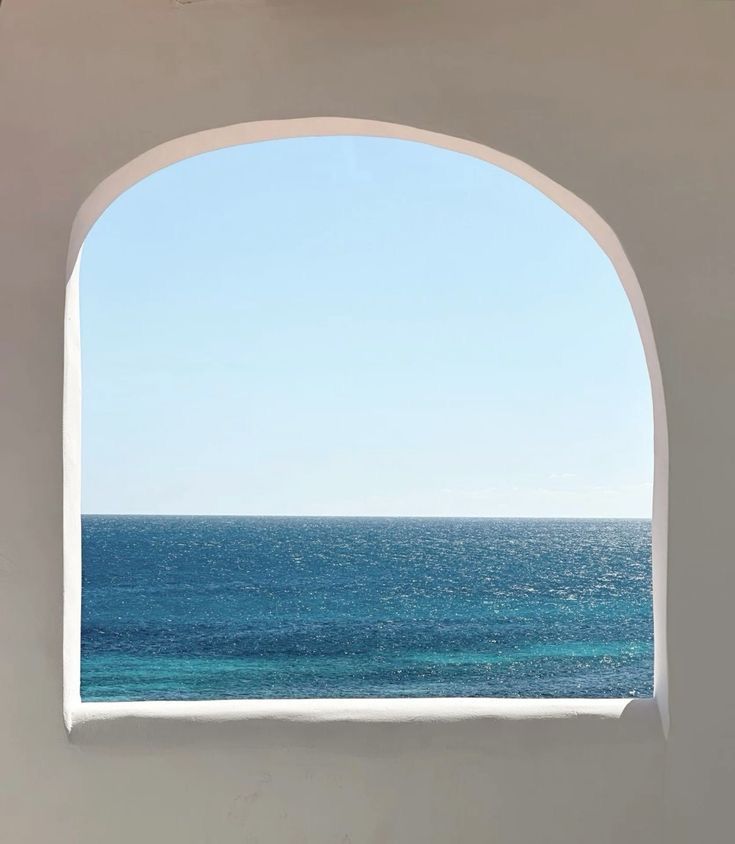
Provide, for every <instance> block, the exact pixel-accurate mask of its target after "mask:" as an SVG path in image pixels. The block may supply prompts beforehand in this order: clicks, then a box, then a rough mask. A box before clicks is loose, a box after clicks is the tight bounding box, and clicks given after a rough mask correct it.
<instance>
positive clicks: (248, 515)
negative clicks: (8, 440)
mask: <svg viewBox="0 0 735 844" xmlns="http://www.w3.org/2000/svg"><path fill="white" fill-rule="evenodd" d="M80 515H82V516H135V517H145V516H148V517H153V518H164V519H168V518H192V519H197V518H201V519H519V520H520V519H526V520H528V519H534V520H536V521H543V520H549V521H551V520H561V519H565V520H568V521H575V520H576V521H641V522H644V521H645V522H650V521H651V520H652V516H564V515H555V516H531V515H527V516H519V515H515V516H478V515H436V514H434V515H421V514H418V515H417V514H412V515H396V514H391V515H386V514H361V515H350V514H320V513H81V514H80Z"/></svg>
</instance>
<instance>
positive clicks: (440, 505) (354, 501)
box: [81, 137, 653, 517]
mask: <svg viewBox="0 0 735 844" xmlns="http://www.w3.org/2000/svg"><path fill="white" fill-rule="evenodd" d="M81 325H82V378H83V427H82V443H83V446H82V448H83V489H82V510H83V512H87V513H187V514H190V513H227V514H299V515H432V516H434V515H437V516H440V515H469V516H610V517H620V516H640V517H649V516H650V507H651V480H652V474H653V431H652V410H651V394H650V386H649V381H648V374H647V370H646V366H645V362H644V357H643V350H642V347H641V342H640V338H639V336H638V332H637V329H636V326H635V322H634V319H633V315H632V312H631V309H630V306H629V304H628V301H627V299H626V297H625V294H624V292H623V289H622V286H621V284H620V282H619V281H618V279H617V276H616V274H615V272H614V270H613V268H612V266H611V264H610V262H609V261H608V259H607V258H606V256H605V255H604V254H603V253H602V252H601V251H600V249H599V247H598V246H597V245H596V244H595V243H594V241H593V240H592V238H591V237H590V236H589V235H588V234H587V232H586V231H585V230H584V229H582V228H581V227H580V226H579V225H578V224H577V223H576V222H575V221H574V220H572V219H571V218H570V217H569V216H568V215H567V214H566V213H565V212H563V211H562V210H561V209H559V208H558V207H557V206H556V205H554V204H553V203H552V202H551V201H550V200H548V199H546V198H545V197H544V196H543V195H541V194H540V193H539V192H538V191H536V190H535V189H533V188H531V187H530V186H529V185H527V184H526V183H524V182H523V181H521V180H520V179H518V178H516V177H515V176H512V175H510V174H508V173H506V172H505V171H503V170H500V169H499V168H496V167H493V166H491V165H489V164H487V163H485V162H482V161H478V160H476V159H473V158H470V157H467V156H462V155H459V154H457V153H453V152H449V151H446V150H440V149H435V148H433V147H429V146H426V145H423V144H416V143H409V142H406V141H398V140H392V139H375V138H353V137H339V138H303V139H294V140H280V141H269V142H265V143H257V144H251V145H246V146H241V147H235V148H231V149H226V150H220V151H217V152H213V153H208V154H206V155H201V156H197V157H195V158H192V159H189V160H187V161H184V162H181V163H179V164H176V165H174V166H171V167H169V168H166V169H165V170H162V171H160V172H158V173H156V174H154V175H153V176H151V177H149V178H148V179H146V180H145V181H143V182H141V183H140V184H138V185H136V186H134V187H133V188H131V189H130V190H129V191H127V192H126V193H125V194H123V195H122V196H121V197H119V198H118V199H117V200H116V202H115V203H113V205H112V206H111V207H110V208H109V209H108V210H107V211H106V212H105V213H104V214H103V215H102V217H101V218H100V219H99V221H98V222H97V223H96V225H95V226H94V228H93V229H92V231H91V232H90V235H89V236H88V238H87V241H86V243H85V247H84V252H83V256H82V265H81Z"/></svg>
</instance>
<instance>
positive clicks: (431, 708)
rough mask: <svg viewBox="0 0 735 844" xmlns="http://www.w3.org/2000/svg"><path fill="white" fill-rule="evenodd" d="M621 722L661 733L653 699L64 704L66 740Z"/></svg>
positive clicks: (634, 729)
mask: <svg viewBox="0 0 735 844" xmlns="http://www.w3.org/2000/svg"><path fill="white" fill-rule="evenodd" d="M549 720H553V721H570V720H572V721H574V720H585V721H589V720H593V721H614V722H623V721H625V722H628V723H629V724H630V727H631V731H632V732H635V733H636V734H639V733H640V732H641V729H644V730H645V733H646V734H647V735H649V736H650V737H660V736H661V734H662V724H661V720H660V717H659V709H658V704H657V703H656V701H655V700H654V699H653V698H608V699H593V698H589V699H588V698H545V699H540V698H534V699H531V698H398V699H386V698H359V699H347V698H345V699H313V700H295V699H282V700H272V699H271V700H206V701H137V702H124V703H122V702H121V703H91V702H87V703H79V704H76V705H75V706H73V707H72V708H71V709H70V710H69V720H68V727H69V732H70V735H71V738H72V740H77V739H78V738H81V739H84V737H85V735H88V734H93V735H94V737H95V738H96V739H100V738H101V739H103V740H104V739H105V737H106V736H112V735H114V734H115V733H117V732H118V731H119V730H120V728H122V729H123V731H125V730H126V729H127V728H128V726H129V725H134V724H135V722H140V723H143V724H146V725H151V724H155V723H156V722H159V723H171V722H174V723H179V724H181V723H187V724H188V726H189V728H191V729H193V730H196V726H197V725H207V726H213V725H214V726H216V725H218V724H222V725H224V724H231V723H233V722H235V723H238V722H240V723H242V724H243V725H246V724H252V723H278V722H282V723H287V724H288V723H290V724H343V723H350V722H359V723H381V724H386V723H388V724H409V723H467V722H477V721H480V722H484V723H485V724H487V726H488V728H492V725H493V724H500V723H503V722H513V721H516V722H518V721H520V722H539V721H549Z"/></svg>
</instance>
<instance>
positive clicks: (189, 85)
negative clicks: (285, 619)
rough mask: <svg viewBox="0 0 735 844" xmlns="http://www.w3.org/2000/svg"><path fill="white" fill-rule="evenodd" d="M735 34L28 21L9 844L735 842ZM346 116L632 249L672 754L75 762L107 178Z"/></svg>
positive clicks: (617, 18)
mask: <svg viewBox="0 0 735 844" xmlns="http://www.w3.org/2000/svg"><path fill="white" fill-rule="evenodd" d="M733 36H735V6H733V5H732V4H729V3H724V2H709V3H690V2H682V3H675V4H666V5H665V6H664V5H661V4H656V3H642V4H641V3H638V2H632V1H631V0H623V2H618V3H614V4H610V3H602V2H601V3H597V2H591V3H580V2H575V1H573V0H563V2H560V3H554V4H549V3H546V2H543V0H520V2H519V0H507V2H500V0H491V2H478V0H433V1H432V2H419V0H399V1H397V0H374V1H373V2H370V3H363V2H353V0H347V2H337V0H239V2H238V0H202V1H201V2H198V3H195V4H185V5H182V4H179V3H173V2H170V0H102V2H101V1H100V0H69V2H67V3H64V4H60V3H55V2H52V0H5V2H4V3H3V4H2V8H0V146H1V147H2V153H3V155H2V157H0V191H2V193H1V194H0V255H2V264H1V265H0V297H1V299H0V301H1V303H2V307H0V355H1V357H0V360H1V361H2V364H1V365H0V397H1V399H0V401H1V404H0V458H1V460H2V464H1V468H0V642H2V646H1V647H0V671H1V672H2V674H1V675H0V679H1V681H2V692H0V831H2V833H3V836H4V838H5V839H6V840H8V841H13V842H16V841H17V842H45V841H48V840H54V841H63V842H74V844H76V843H77V842H79V844H86V842H90V844H91V842H98V841H101V840H104V841H109V842H117V841H120V842H122V841H127V840H130V839H131V838H132V839H134V840H135V839H137V840H141V841H148V840H150V841H156V840H162V841H168V840H171V841H180V842H192V844H193V842H197V844H200V843H201V842H206V841H212V842H228V841H233V842H234V841H238V842H242V841H249V842H271V841H278V842H282V841H283V842H288V841H293V842H302V841H303V842H312V841H313V842H330V841H334V842H341V843H343V842H363V841H364V842H383V841H384V842H393V841H401V842H404V841H406V842H408V841H416V842H446V841H472V842H474V841H497V842H532V841H533V842H535V841H545V842H557V841H558V842H562V841H564V842H580V844H581V842H589V841H593V840H594V841H598V842H607V841H610V842H612V841H613V840H615V841H621V840H622V841H631V842H638V841H640V842H643V841H645V842H656V841H663V840H666V841H667V842H669V841H670V842H682V844H683V842H689V841H693V840H705V841H708V842H720V841H721V842H726V841H729V840H731V830H730V805H729V804H730V802H731V794H732V793H733V791H734V790H735V743H734V742H733V739H734V738H735V736H733V732H734V731H735V728H733V727H732V726H731V723H730V720H731V719H730V712H729V700H730V699H731V698H732V695H733V693H734V692H735V679H733V676H732V674H731V672H730V671H729V669H728V666H729V661H730V642H731V641H732V639H733V633H734V632H735V621H734V620H733V614H732V613H731V612H730V609H729V599H730V596H731V595H732V594H733V588H734V587H735V571H734V570H733V566H732V552H731V542H730V536H729V529H728V528H729V525H728V516H729V512H730V509H731V507H732V502H733V501H735V494H734V493H735V482H734V481H733V469H734V468H735V466H734V465H733V464H734V463H735V460H734V459H733V448H732V443H731V431H732V430H733V429H734V428H735V368H734V367H733V366H732V361H733V359H734V358H735V330H734V329H735V325H734V324H733V323H734V322H735V292H734V291H735V286H734V285H733V283H732V278H731V276H732V268H733V267H734V266H735V240H734V239H733V238H732V235H731V232H732V220H733V218H734V217H735V215H734V214H733V211H735V208H734V206H735V169H734V168H733V167H732V166H731V161H730V156H731V152H730V150H731V148H733V146H735V110H734V109H732V107H731V106H730V105H729V104H730V102H731V99H732V87H733V80H735V59H733V53H734V52H735V51H733V50H732V43H733V42H734V41H735V39H734V38H733ZM323 115H335V116H343V117H361V118H366V119H373V120H381V121H386V122H390V123H397V124H403V125H408V126H415V127H418V128H421V129H428V130H431V131H435V132H441V133H444V134H447V135H450V136H453V137H458V138H465V139H468V140H473V141H477V142H479V143H482V144H486V145H488V146H490V147H492V148H495V149H498V150H501V151H502V152H507V153H509V154H511V155H513V156H516V157H517V158H519V159H521V160H523V161H526V162H528V163H529V164H531V165H532V166H533V167H535V168H537V169H538V170H540V171H541V172H542V173H545V174H547V175H548V176H549V177H551V178H552V179H554V180H555V181H556V182H558V183H559V184H561V185H563V186H565V187H566V188H568V189H570V190H571V191H572V192H573V193H575V194H576V195H577V196H580V197H582V198H583V199H584V200H585V201H586V202H588V203H589V204H590V205H591V206H592V207H593V208H594V209H595V210H596V211H597V212H599V214H600V215H601V216H602V217H603V218H604V219H605V220H607V222H608V223H609V224H610V225H611V226H612V228H613V229H614V231H615V232H616V233H617V235H618V236H619V238H620V240H621V242H622V244H623V247H624V248H625V250H626V253H627V255H628V257H629V258H630V261H631V263H632V265H633V267H634V269H635V271H636V274H637V277H638V280H639V282H640V285H641V288H642V291H643V294H644V296H645V299H646V303H647V306H648V311H649V314H650V317H651V322H652V326H653V332H654V336H655V339H656V344H657V348H658V353H659V359H660V363H661V371H662V378H663V387H664V390H665V394H666V407H667V415H668V425H669V455H670V485H669V533H668V549H669V551H668V630H667V633H668V644H669V677H668V679H669V703H670V715H671V723H670V731H669V734H668V738H667V739H666V740H664V738H663V736H662V733H661V729H660V725H659V724H658V723H657V721H656V719H655V718H652V717H651V713H650V712H649V711H648V710H645V707H644V710H640V708H638V709H637V708H636V707H635V706H633V707H632V708H630V710H626V711H625V712H624V713H623V715H622V716H621V717H620V718H599V717H591V716H583V715H580V716H579V717H569V718H547V719H535V720H527V719H526V720H524V719H512V718H511V719H496V720H494V721H492V722H488V721H486V720H484V719H482V718H478V719H474V720H466V721H442V722H440V723H431V722H423V723H420V724H411V723H402V724H391V723H381V722H374V723H364V724H360V723H354V722H353V723H349V722H345V723H339V722H336V723H331V724H316V723H302V724H293V723H285V722H277V721H275V722H269V721H253V722H251V723H249V724H247V725H243V724H235V723H228V724H224V725H223V724H220V725H211V726H209V727H206V728H205V725H202V724H194V723H191V724H178V725H176V726H175V727H171V726H170V725H166V724H161V723H156V722H146V721H145V720H144V721H138V722H135V723H134V724H130V725H129V729H126V727H125V725H124V724H123V725H121V730H120V731H119V732H118V733H116V734H112V733H108V734H99V735H94V733H92V734H90V736H89V737H88V740H87V741H84V742H82V743H80V744H73V743H70V742H69V739H68V738H67V735H66V732H65V730H64V725H63V720H62V707H61V699H62V671H61V631H62V617H61V608H62V461H61V433H62V432H61V420H62V413H61V409H62V404H61V399H62V383H63V353H62V349H63V309H64V283H65V279H66V272H65V265H66V256H67V249H68V246H69V237H70V233H71V226H72V221H73V220H74V218H75V215H76V213H77V210H78V209H79V207H80V206H81V205H82V203H83V202H84V200H85V198H86V197H87V196H89V194H90V193H91V192H92V191H93V190H94V189H95V187H96V186H97V185H98V184H99V183H100V182H101V181H102V180H103V179H104V178H105V177H107V176H108V175H109V174H110V173H113V172H114V171H116V170H117V169H118V168H120V167H122V166H123V165H124V164H126V163H127V162H129V161H130V160H132V159H133V158H135V157H136V156H137V155H139V154H141V153H143V152H145V151H146V150H149V149H151V148H152V147H155V146H156V145H158V144H161V143H163V142H165V141H168V140H171V139H173V138H177V137H180V136H183V135H188V134H190V133H193V132H197V131H201V130H204V129H209V128H211V127H218V126H227V125H232V124H237V123H242V122H245V121H252V120H266V119H269V120H270V119H279V118H293V117H312V116H323ZM173 223H175V221H172V224H173ZM188 728H190V729H188Z"/></svg>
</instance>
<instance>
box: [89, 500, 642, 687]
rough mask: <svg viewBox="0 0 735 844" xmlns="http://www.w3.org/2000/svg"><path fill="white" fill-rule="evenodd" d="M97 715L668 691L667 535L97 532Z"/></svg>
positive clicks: (387, 529) (92, 522) (132, 528)
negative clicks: (656, 571) (268, 702)
mask: <svg viewBox="0 0 735 844" xmlns="http://www.w3.org/2000/svg"><path fill="white" fill-rule="evenodd" d="M82 542H83V598H82V604H83V613H82V614H83V619H82V687H81V690H82V697H83V699H84V700H156V699H157V700H195V699H214V698H271V697H272V698H275V697H278V698H305V697H433V696H472V697H477V696H500V697H570V696H571V697H618V696H649V695H651V693H652V678H653V656H652V654H653V647H652V645H653V637H652V608H651V536H650V522H648V521H644V520H609V521H608V520H553V519H543V520H532V519H373V518H362V519H350V518H344V519H343V518H328V519H327V518H277V517H273V518H270V517H269V518H265V517H239V518H231V517H184V516H178V517H177V516H173V517H158V516H84V517H83V519H82Z"/></svg>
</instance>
